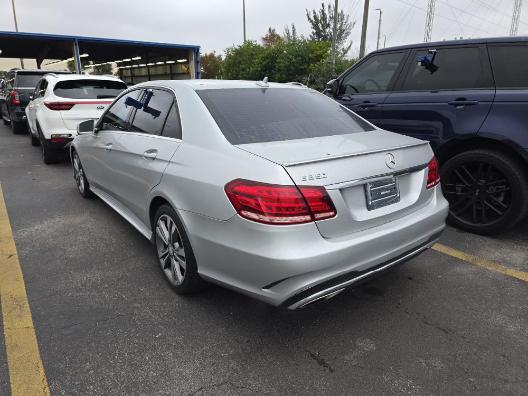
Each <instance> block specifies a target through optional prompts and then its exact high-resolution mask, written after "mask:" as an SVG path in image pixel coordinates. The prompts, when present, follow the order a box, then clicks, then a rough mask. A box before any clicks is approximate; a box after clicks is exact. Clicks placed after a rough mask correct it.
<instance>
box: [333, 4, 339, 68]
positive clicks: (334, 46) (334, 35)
mask: <svg viewBox="0 0 528 396" xmlns="http://www.w3.org/2000/svg"><path fill="white" fill-rule="evenodd" d="M338 6H339V4H338V0H335V3H334V27H333V31H332V78H333V77H335V76H334V75H335V65H336V51H337V48H336V47H337V18H338V15H339V14H338Z"/></svg>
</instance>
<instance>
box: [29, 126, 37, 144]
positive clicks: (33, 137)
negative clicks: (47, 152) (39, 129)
mask: <svg viewBox="0 0 528 396" xmlns="http://www.w3.org/2000/svg"><path fill="white" fill-rule="evenodd" d="M28 135H29V140H30V141H31V145H32V146H33V147H37V146H39V145H40V140H39V139H38V138H36V137H35V135H33V132H31V128H28Z"/></svg>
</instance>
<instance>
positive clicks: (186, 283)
mask: <svg viewBox="0 0 528 396" xmlns="http://www.w3.org/2000/svg"><path fill="white" fill-rule="evenodd" d="M154 225H155V226H154V230H153V232H154V233H155V237H154V238H155V243H156V251H157V255H158V261H159V264H160V267H161V270H162V271H163V275H164V276H165V279H166V280H167V282H168V283H169V284H170V285H171V287H172V288H173V289H174V290H175V291H176V292H177V293H178V294H188V293H192V292H195V291H198V290H200V289H201V288H203V286H204V281H203V280H202V279H201V278H200V276H199V275H198V267H197V265H196V259H195V258H194V253H193V250H192V247H191V244H190V242H189V238H188V237H187V234H186V233H185V229H184V228H183V224H182V223H181V221H180V218H179V217H178V215H177V214H176V212H175V211H174V209H172V208H171V207H170V206H169V205H162V206H160V208H159V209H158V210H157V212H156V215H155V217H154Z"/></svg>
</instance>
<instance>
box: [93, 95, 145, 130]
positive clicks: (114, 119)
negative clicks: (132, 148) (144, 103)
mask: <svg viewBox="0 0 528 396" xmlns="http://www.w3.org/2000/svg"><path fill="white" fill-rule="evenodd" d="M138 94H139V90H136V91H131V92H129V93H127V94H125V95H123V96H121V97H120V98H119V99H118V100H117V101H115V102H114V103H113V104H112V106H110V108H109V109H108V111H107V112H106V113H105V115H104V116H103V118H102V120H101V124H100V125H101V129H103V130H108V129H110V130H112V129H117V130H121V131H123V130H127V128H128V123H127V121H128V115H129V114H130V110H131V107H130V106H127V105H126V104H125V101H126V99H127V98H128V97H131V98H133V99H136V98H137V96H138Z"/></svg>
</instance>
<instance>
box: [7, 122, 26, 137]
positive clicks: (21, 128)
mask: <svg viewBox="0 0 528 396" xmlns="http://www.w3.org/2000/svg"><path fill="white" fill-rule="evenodd" d="M11 130H12V131H13V133H15V134H18V133H26V132H27V126H26V123H25V122H20V121H11Z"/></svg>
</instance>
